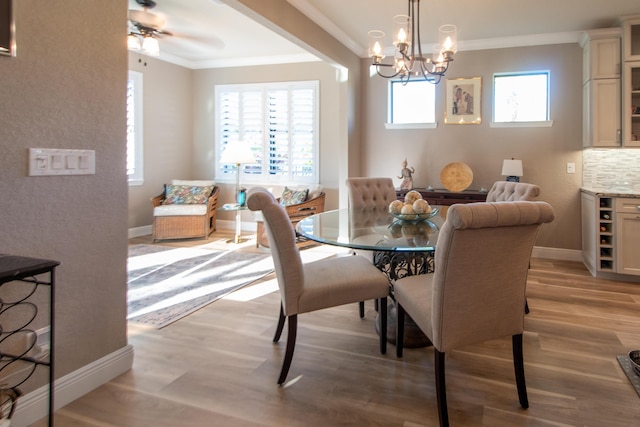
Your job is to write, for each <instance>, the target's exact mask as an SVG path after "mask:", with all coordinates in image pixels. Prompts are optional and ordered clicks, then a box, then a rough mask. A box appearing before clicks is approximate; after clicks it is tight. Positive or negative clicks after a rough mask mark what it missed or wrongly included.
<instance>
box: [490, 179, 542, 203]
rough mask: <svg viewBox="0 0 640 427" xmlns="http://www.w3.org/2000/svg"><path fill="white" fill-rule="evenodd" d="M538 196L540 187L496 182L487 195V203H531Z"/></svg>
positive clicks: (511, 182)
mask: <svg viewBox="0 0 640 427" xmlns="http://www.w3.org/2000/svg"><path fill="white" fill-rule="evenodd" d="M539 195H540V187H538V186H537V185H535V184H528V183H526V182H513V181H496V182H494V183H493V185H492V186H491V189H490V190H489V192H488V193H487V200H486V201H487V202H515V201H530V202H531V201H533V200H535V199H536V198H537V197H538V196H539Z"/></svg>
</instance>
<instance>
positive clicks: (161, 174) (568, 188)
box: [129, 0, 582, 250]
mask: <svg viewBox="0 0 640 427" xmlns="http://www.w3.org/2000/svg"><path fill="white" fill-rule="evenodd" d="M246 3H250V4H252V5H253V3H254V2H252V1H249V0H247V1H246ZM257 3H258V4H259V5H263V3H261V2H257ZM267 3H271V2H267ZM266 9H268V10H267V11H270V9H269V8H266ZM274 19H275V18H274ZM275 20H276V21H278V20H277V19H275ZM290 21H291V20H290V19H289V20H287V19H283V20H280V21H278V24H279V25H289V26H291V27H292V28H293V29H292V32H293V33H295V34H296V36H299V37H304V34H298V33H297V31H298V27H299V26H298V25H293V24H292V23H291V22H290ZM318 40H320V42H318V43H319V44H317V45H315V48H314V49H312V51H313V52H314V53H316V54H319V56H322V57H325V58H326V59H327V62H326V63H325V64H321V63H309V64H294V65H277V66H261V67H239V68H232V69H212V70H196V71H193V73H194V75H195V77H194V78H193V89H192V93H193V108H192V117H193V120H192V122H190V123H191V124H192V125H193V131H192V140H193V150H194V151H193V152H192V158H191V163H189V161H188V160H185V159H184V157H180V156H179V157H177V158H178V159H179V162H176V164H179V166H176V167H175V168H174V169H173V170H170V172H168V171H169V169H168V168H169V167H170V165H171V161H172V159H174V158H175V157H174V152H175V151H174V150H176V149H178V148H179V147H180V146H181V145H180V143H179V142H178V141H179V140H180V139H181V138H174V139H172V140H167V138H165V136H166V135H167V131H168V129H169V128H170V127H172V126H173V124H171V123H170V121H169V122H167V119H168V118H167V117H165V118H164V120H158V116H157V115H158V114H162V113H155V112H154V113H153V114H152V113H151V112H150V111H148V110H149V108H155V109H160V110H162V108H163V107H162V105H163V104H164V103H165V102H170V101H171V99H176V100H177V102H185V101H186V98H185V96H186V95H184V94H180V93H179V89H180V88H181V87H183V86H188V84H189V83H188V82H190V81H191V80H190V79H191V78H190V76H189V72H184V70H181V69H180V68H181V67H177V66H174V65H166V67H167V68H168V69H171V70H172V71H171V73H167V74H166V75H165V76H163V77H162V78H158V77H155V76H154V77H153V80H152V81H153V82H154V83H153V89H150V88H149V85H151V83H149V84H148V83H147V80H151V78H147V77H146V76H147V75H149V74H150V73H152V74H153V73H155V72H156V70H157V69H162V67H160V66H156V65H155V62H159V61H155V62H154V61H153V60H151V62H150V65H149V66H147V67H146V70H144V71H143V72H145V93H148V92H149V91H152V94H153V96H154V97H157V98H158V99H161V100H162V101H161V102H159V103H158V102H152V103H149V102H147V100H146V99H145V132H147V129H148V128H149V127H150V126H151V128H152V129H154V128H155V127H156V126H158V127H159V129H161V131H159V132H158V135H159V136H158V140H153V141H150V140H149V137H148V135H147V136H146V137H145V141H146V142H145V150H146V151H145V161H146V162H147V164H146V165H147V166H146V167H145V178H146V180H145V185H144V186H143V188H133V187H132V189H131V197H130V204H131V206H132V209H135V210H136V212H132V213H130V215H129V226H130V227H141V226H145V225H149V224H151V209H150V207H149V205H148V198H149V197H151V196H153V195H155V194H156V193H157V192H158V190H159V189H161V188H162V184H163V183H164V182H165V181H166V180H168V179H171V178H173V177H174V176H175V175H176V174H177V173H179V172H181V171H184V172H190V173H191V175H189V176H188V177H190V178H204V177H206V178H212V177H213V164H214V161H215V159H214V158H213V147H214V145H213V144H214V125H213V113H212V108H213V98H212V96H213V88H214V86H215V84H217V83H220V84H223V83H243V82H244V83H249V82H259V81H272V80H287V79H292V80H306V79H321V81H322V83H321V109H322V111H321V115H320V117H321V135H320V141H321V147H322V148H321V157H320V160H321V168H322V170H321V175H320V177H321V184H323V185H324V186H325V187H326V188H327V190H328V193H329V194H328V200H327V208H329V209H330V208H335V207H338V206H340V205H344V200H342V199H343V198H344V195H345V194H346V193H345V191H340V190H344V187H343V183H344V179H345V176H391V177H397V176H398V174H399V172H400V168H401V163H402V160H403V159H404V158H405V157H406V158H408V160H409V165H410V166H413V167H415V168H416V173H415V175H414V182H415V184H416V186H421V187H426V186H428V185H432V186H433V187H436V188H438V187H441V184H440V182H439V174H440V171H441V169H442V168H443V167H444V166H445V165H446V164H447V163H449V162H453V161H462V162H465V163H467V164H469V166H470V167H471V168H472V170H473V172H474V181H473V183H472V185H471V188H472V189H479V188H482V187H484V188H490V187H491V184H492V183H493V182H494V181H496V180H500V179H503V177H502V176H501V175H500V171H501V167H502V160H503V159H507V158H512V157H515V158H519V159H522V160H523V163H524V177H523V178H522V181H524V182H533V183H536V184H538V185H540V186H541V187H542V191H543V193H542V194H543V199H544V200H546V201H548V202H549V203H551V204H552V205H553V207H554V208H555V209H556V212H557V214H558V215H557V218H556V220H555V221H554V222H553V223H552V224H550V225H548V226H545V227H544V228H543V230H542V232H541V235H540V237H539V239H538V242H537V244H538V246H543V247H550V248H560V249H572V250H579V249H580V247H581V236H580V203H579V188H580V186H581V176H582V170H581V166H582V151H581V150H582V146H581V135H582V95H581V93H582V92H581V85H580V81H581V75H582V50H581V48H580V47H579V46H578V44H577V43H575V44H559V45H547V46H533V47H522V48H509V49H493V50H484V51H467V52H459V53H458V54H457V55H456V58H455V61H454V62H453V63H452V65H451V69H450V71H449V73H448V75H447V77H446V78H464V77H482V106H481V108H482V118H483V122H482V124H480V125H445V124H444V121H443V115H444V113H443V109H444V100H443V99H444V93H445V86H446V83H445V81H443V82H441V83H440V84H439V85H438V86H437V89H436V91H437V97H438V100H437V110H436V117H437V121H438V122H439V124H438V127H437V128H436V129H428V130H386V129H385V128H384V122H385V121H386V116H387V111H386V108H387V107H386V105H387V104H386V102H387V83H388V81H387V80H385V79H382V78H380V77H377V76H374V77H370V76H369V67H368V63H369V62H368V60H366V59H362V60H360V63H359V68H360V70H361V71H359V75H358V76H354V72H353V71H350V72H348V73H346V75H348V77H349V80H348V82H349V83H348V84H344V82H343V81H342V76H344V75H345V74H344V73H339V72H337V70H338V69H339V68H336V67H332V66H330V65H329V64H336V63H337V62H338V61H342V62H345V63H348V62H349V61H348V58H346V59H345V58H344V56H345V55H342V56H341V55H334V56H335V58H334V59H331V58H329V54H330V49H328V48H327V46H328V45H330V44H331V43H337V42H336V41H335V40H333V39H331V38H329V39H327V38H319V39H318ZM307 42H308V43H309V44H313V42H314V40H311V39H309V40H307ZM336 51H339V52H341V51H340V50H336ZM527 70H549V71H550V73H551V77H550V86H551V87H550V90H551V97H550V98H551V105H550V111H551V118H552V120H553V126H551V127H538V128H491V127H490V125H489V123H490V118H491V79H492V75H493V73H495V72H509V71H527ZM149 77H150V76H149ZM165 78H166V79H168V81H171V82H176V81H177V82H180V83H179V84H177V85H175V84H174V85H169V84H166V83H164V80H163V79H165ZM360 81H362V82H363V84H362V87H361V90H360V89H357V88H355V89H354V88H353V85H354V84H355V82H360ZM359 93H362V96H361V98H360V97H359V96H358V94H359ZM354 97H355V98H356V99H357V100H355V101H354V100H352V98H354ZM145 98H146V96H145ZM360 101H361V102H360ZM149 104H151V107H149ZM345 104H348V105H347V106H346V107H345ZM356 105H362V107H361V108H354V106H356ZM187 110H188V109H186V110H183V111H187ZM356 112H357V113H356ZM185 116H186V115H185V114H182V115H176V116H175V117H174V119H175V121H176V124H177V125H178V126H180V131H179V132H176V133H177V134H179V135H180V136H182V137H184V138H185V139H188V138H189V130H188V129H186V128H185V127H184V126H182V125H180V124H179V122H180V120H181V119H182V118H184V119H185V120H189V118H188V117H185ZM358 119H361V120H362V126H361V127H360V126H358V125H357V123H359V122H358ZM148 120H151V122H149V121H148ZM150 123H151V124H150ZM163 139H164V142H162V140H163ZM163 144H164V145H163ZM346 145H348V146H346ZM149 147H151V148H149ZM160 147H162V148H160ZM149 149H150V152H149ZM189 149H190V147H184V152H183V153H182V154H184V153H186V152H187V150H189ZM167 162H169V163H167ZM568 162H573V163H575V164H576V173H575V174H567V173H566V164H567V163H568ZM174 166H175V165H174ZM185 177H187V176H185ZM396 182H397V183H398V184H399V182H400V180H399V179H397V180H396ZM232 184H233V183H231V184H224V183H223V184H221V185H222V187H223V195H222V198H223V202H228V201H231V197H232V196H231V194H232V191H233V185H232ZM225 194H226V195H225ZM244 217H245V218H244V219H245V220H250V218H249V216H248V215H245V216H244ZM220 218H221V219H228V220H232V219H233V217H232V215H231V214H229V213H226V212H222V213H221V214H220Z"/></svg>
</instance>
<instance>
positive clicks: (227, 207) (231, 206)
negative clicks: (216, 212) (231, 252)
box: [221, 203, 249, 244]
mask: <svg viewBox="0 0 640 427" xmlns="http://www.w3.org/2000/svg"><path fill="white" fill-rule="evenodd" d="M221 209H222V210H223V211H235V213H236V235H235V238H233V239H229V240H227V243H236V244H237V243H243V242H246V241H247V240H249V239H243V238H242V215H241V213H242V211H246V210H247V209H248V208H247V205H239V204H237V203H227V204H224V205H222V208H221Z"/></svg>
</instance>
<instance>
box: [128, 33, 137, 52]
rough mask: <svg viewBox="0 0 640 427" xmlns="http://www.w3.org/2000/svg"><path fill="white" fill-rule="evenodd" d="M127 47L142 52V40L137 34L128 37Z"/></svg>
mask: <svg viewBox="0 0 640 427" xmlns="http://www.w3.org/2000/svg"><path fill="white" fill-rule="evenodd" d="M127 47H128V48H129V50H140V39H138V36H136V35H135V34H129V35H128V36H127Z"/></svg>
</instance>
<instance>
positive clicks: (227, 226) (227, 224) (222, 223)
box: [129, 219, 256, 239]
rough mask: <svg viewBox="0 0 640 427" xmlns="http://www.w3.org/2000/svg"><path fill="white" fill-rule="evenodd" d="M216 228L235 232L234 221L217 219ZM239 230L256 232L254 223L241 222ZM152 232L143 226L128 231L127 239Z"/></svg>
mask: <svg viewBox="0 0 640 427" xmlns="http://www.w3.org/2000/svg"><path fill="white" fill-rule="evenodd" d="M216 228H219V229H223V230H235V229H236V222H235V221H234V220H224V219H218V220H216ZM240 229H241V230H242V231H247V232H251V233H255V232H256V223H255V221H243V222H242V223H240ZM152 232H153V226H151V225H144V226H142V227H135V228H130V229H129V239H131V238H134V237H140V236H149V235H150V234H151V233H152Z"/></svg>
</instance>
